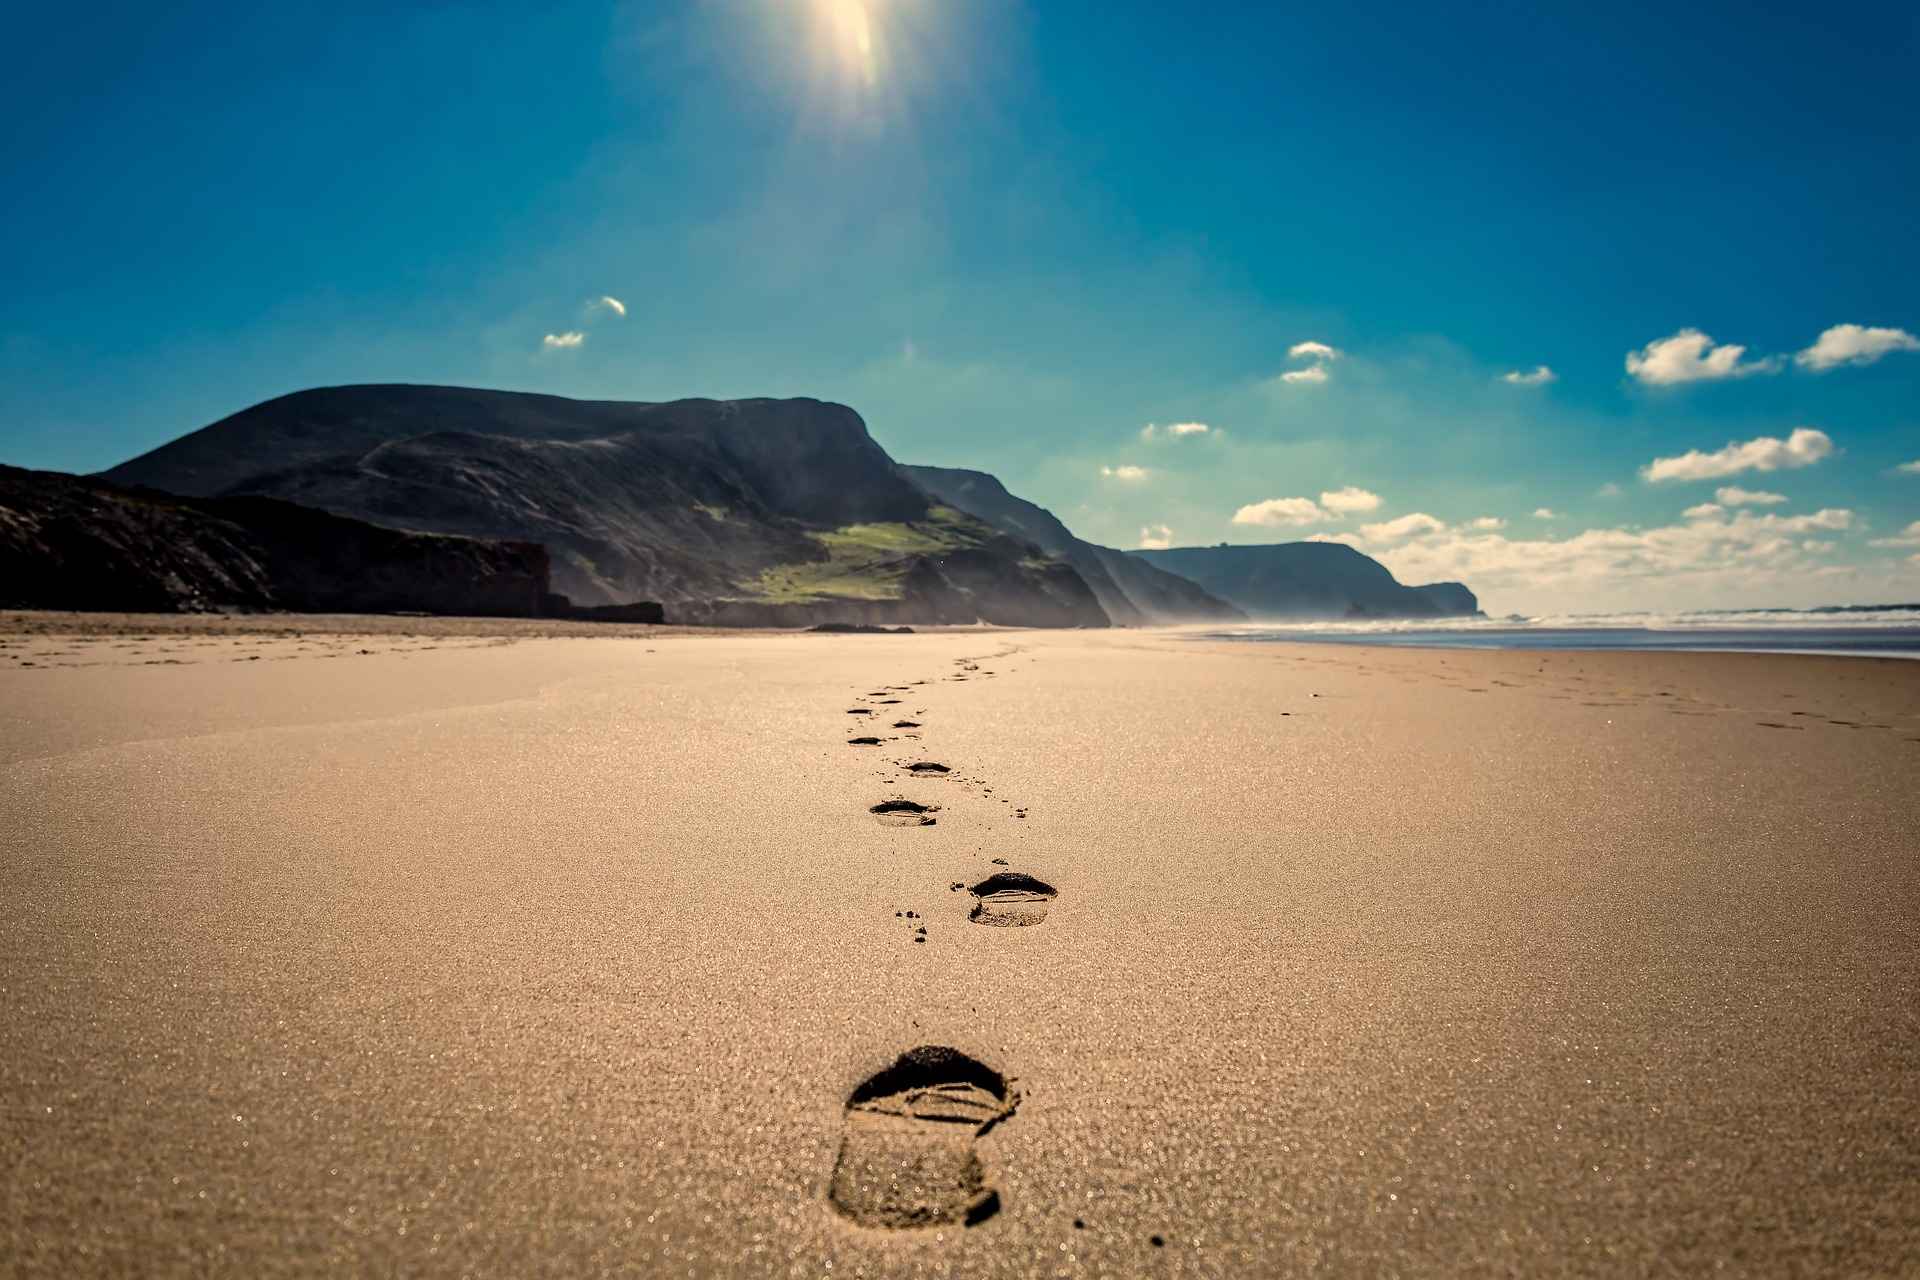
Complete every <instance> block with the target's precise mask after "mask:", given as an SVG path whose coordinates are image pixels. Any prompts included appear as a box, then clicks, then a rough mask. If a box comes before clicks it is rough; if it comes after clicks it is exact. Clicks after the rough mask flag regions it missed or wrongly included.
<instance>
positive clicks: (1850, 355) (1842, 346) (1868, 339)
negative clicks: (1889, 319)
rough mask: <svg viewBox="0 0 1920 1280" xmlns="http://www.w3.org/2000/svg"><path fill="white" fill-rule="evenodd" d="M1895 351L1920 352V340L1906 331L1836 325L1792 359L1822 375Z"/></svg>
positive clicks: (1876, 358)
mask: <svg viewBox="0 0 1920 1280" xmlns="http://www.w3.org/2000/svg"><path fill="white" fill-rule="evenodd" d="M1895 351H1920V338H1916V337H1914V336H1913V335H1912V334H1910V333H1908V332H1907V331H1906V330H1905V329H1869V328H1867V327H1866V326H1864V325H1857V324H1837V325H1834V326H1833V328H1831V329H1828V330H1827V331H1826V332H1825V333H1822V334H1821V335H1820V336H1819V338H1817V339H1816V340H1815V341H1814V344H1813V345H1812V346H1810V347H1808V348H1807V349H1806V350H1805V351H1802V352H1800V353H1799V354H1798V355H1796V356H1794V358H1793V361H1794V363H1795V364H1797V365H1799V366H1800V367H1801V368H1803V369H1811V370H1812V371H1813V372H1815V373H1825V372H1826V371H1827V370H1829V369H1837V368H1839V367H1840V366H1841V365H1843V364H1854V365H1859V364H1872V363H1873V362H1874V361H1875V360H1878V359H1879V358H1880V357H1881V356H1884V355H1888V354H1891V353H1892V352H1895Z"/></svg>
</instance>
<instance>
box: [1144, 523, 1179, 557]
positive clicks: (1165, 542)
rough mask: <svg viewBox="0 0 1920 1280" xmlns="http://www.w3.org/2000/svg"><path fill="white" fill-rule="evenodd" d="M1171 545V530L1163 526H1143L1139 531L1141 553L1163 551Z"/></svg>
mask: <svg viewBox="0 0 1920 1280" xmlns="http://www.w3.org/2000/svg"><path fill="white" fill-rule="evenodd" d="M1172 545H1173V530H1171V529H1169V528H1167V526H1165V525H1163V524H1150V525H1144V526H1142V527H1141V529H1140V549H1141V550H1142V551H1165V550H1166V549H1167V548H1168V547H1170V546H1172Z"/></svg>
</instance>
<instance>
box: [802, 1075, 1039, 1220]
mask: <svg viewBox="0 0 1920 1280" xmlns="http://www.w3.org/2000/svg"><path fill="white" fill-rule="evenodd" d="M1018 1104H1019V1099H1018V1097H1017V1096H1016V1095H1015V1094H1014V1093H1013V1091H1012V1090H1011V1089H1009V1088H1008V1085H1007V1082H1006V1079H1005V1078H1004V1077H1002V1076H1001V1074H1000V1073H999V1072H997V1071H995V1070H994V1069H993V1068H991V1067H989V1066H987V1065H986V1064H985V1063H983V1062H979V1061H977V1060H975V1059H973V1058H970V1057H968V1056H967V1055H966V1054H964V1053H961V1052H960V1051H959V1050H958V1049H949V1048H946V1047H944V1046H942V1045H921V1046H920V1047H919V1048H917V1049H909V1050H907V1052H905V1053H903V1054H901V1055H900V1057H899V1058H898V1059H896V1060H895V1061H894V1063H893V1065H892V1066H890V1067H887V1068H886V1069H885V1070H883V1071H881V1072H879V1073H878V1074H876V1075H874V1076H871V1077H870V1078H868V1079H867V1081H866V1082H865V1083H863V1084H862V1085H861V1086H860V1087H859V1088H857V1089H855V1090H854V1091H853V1094H852V1096H850V1097H849V1098H848V1099H847V1118H846V1130H845V1133H844V1134H843V1135H842V1137H841V1140H840V1156H839V1158H838V1159H837V1160H836V1161H835V1162H834V1166H833V1183H832V1186H831V1187H830V1188H829V1190H828V1193H827V1194H828V1199H829V1200H831V1201H832V1203H833V1207H834V1208H835V1209H837V1210H838V1211H839V1212H840V1213H842V1214H844V1215H845V1216H846V1217H848V1218H851V1219H852V1220H853V1221H855V1222H857V1223H859V1224H860V1225H861V1226H863V1227H883V1228H888V1229H893V1230H898V1229H901V1228H907V1227H934V1226H939V1225H941V1224H943V1223H952V1222H964V1223H966V1224H967V1225H968V1226H972V1225H973V1224H974V1223H976V1222H983V1221H985V1220H986V1219H988V1218H990V1217H992V1216H993V1215H994V1213H996V1212H997V1211H998V1210H999V1208H1000V1193H999V1192H998V1191H996V1190H994V1189H993V1188H992V1187H991V1186H989V1185H987V1176H986V1170H985V1169H984V1168H983V1167H982V1166H981V1164H980V1157H979V1156H978V1155H977V1154H975V1152H974V1139H975V1138H977V1137H979V1136H980V1135H981V1134H984V1133H985V1132H987V1130H989V1129H991V1128H992V1127H993V1126H994V1125H996V1124H998V1123H1000V1121H1002V1120H1004V1119H1006V1118H1007V1117H1008V1116H1010V1115H1012V1114H1013V1112H1014V1108H1015V1107H1016V1106H1018Z"/></svg>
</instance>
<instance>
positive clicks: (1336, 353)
mask: <svg viewBox="0 0 1920 1280" xmlns="http://www.w3.org/2000/svg"><path fill="white" fill-rule="evenodd" d="M1341 354H1342V352H1341V351H1340V349H1339V348H1337V347H1333V346H1329V345H1328V344H1327V343H1324V342H1314V341H1311V340H1309V341H1307V342H1296V343H1294V344H1293V345H1292V346H1290V347H1288V348H1287V359H1289V360H1310V361H1312V363H1311V364H1309V365H1308V366H1307V367H1306V368H1304V369H1289V370H1287V371H1286V372H1285V373H1283V374H1281V375H1280V381H1282V382H1286V383H1292V384H1294V385H1296V386H1298V385H1300V384H1303V383H1306V384H1311V383H1316V382H1325V381H1326V380H1327V377H1328V373H1327V366H1328V365H1329V364H1331V363H1332V362H1333V361H1335V360H1338V359H1339V358H1340V356H1341Z"/></svg>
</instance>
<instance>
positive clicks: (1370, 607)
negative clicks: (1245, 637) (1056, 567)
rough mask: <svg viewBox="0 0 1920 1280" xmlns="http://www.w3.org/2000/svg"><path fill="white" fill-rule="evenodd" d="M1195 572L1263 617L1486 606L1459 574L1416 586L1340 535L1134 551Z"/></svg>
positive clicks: (1421, 614) (1438, 612) (1398, 614)
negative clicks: (1456, 578) (1448, 579)
mask: <svg viewBox="0 0 1920 1280" xmlns="http://www.w3.org/2000/svg"><path fill="white" fill-rule="evenodd" d="M1132 554H1133V555H1135V556H1138V557H1139V558H1140V559H1142V560H1145V561H1147V562H1148V563H1149V564H1154V565H1158V566H1159V567H1160V568H1162V569H1166V570H1168V571H1169V572H1172V573H1177V574H1179V575H1181V576H1182V577H1184V578H1190V579H1192V580H1193V581H1194V582H1197V583H1199V584H1200V585H1201V586H1203V587H1205V588H1206V589H1207V590H1208V591H1211V592H1213V593H1214V594H1215V595H1217V596H1220V597H1221V598H1222V599H1225V600H1229V601H1232V602H1233V603H1234V604H1236V605H1238V606H1239V607H1240V608H1242V609H1245V610H1246V611H1247V613H1249V614H1250V615H1252V616H1253V617H1255V618H1448V617H1463V616H1466V617H1470V616H1472V615H1474V614H1477V613H1479V612H1480V602H1479V601H1478V600H1476V599H1475V598H1474V595H1473V592H1471V591H1469V590H1467V588H1466V587H1465V586H1463V585H1462V584H1460V583H1458V582H1436V583H1433V584H1431V585H1428V586H1421V587H1409V586H1404V585H1402V584H1401V583H1400V582H1399V581H1398V580H1396V579H1395V578H1394V576H1393V574H1392V573H1391V572H1389V571H1388V569H1387V567H1386V566H1385V565H1383V564H1381V563H1380V562H1379V561H1378V560H1375V559H1374V558H1373V557H1371V556H1367V555H1362V554H1361V553H1360V552H1358V551H1356V550H1354V549H1353V548H1352V547H1349V546H1347V545H1346V544H1344V543H1339V542H1281V543H1273V544H1269V545H1266V546H1230V545H1228V544H1225V543H1222V544H1220V545H1219V546H1213V547H1174V548H1170V549H1168V550H1165V551H1135V552H1133V553H1132Z"/></svg>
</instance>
